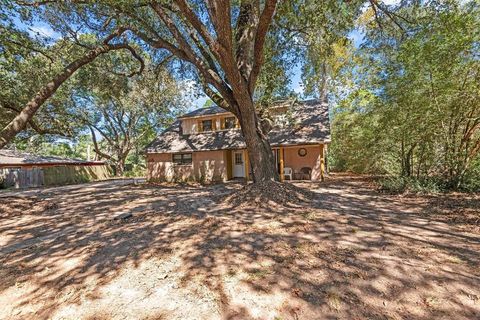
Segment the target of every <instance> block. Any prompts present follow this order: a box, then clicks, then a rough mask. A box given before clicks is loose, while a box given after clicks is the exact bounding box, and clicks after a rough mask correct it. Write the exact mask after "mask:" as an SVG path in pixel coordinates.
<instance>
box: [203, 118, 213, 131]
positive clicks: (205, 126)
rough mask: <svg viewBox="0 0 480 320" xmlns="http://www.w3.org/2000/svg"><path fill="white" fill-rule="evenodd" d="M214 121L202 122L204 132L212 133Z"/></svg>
mask: <svg viewBox="0 0 480 320" xmlns="http://www.w3.org/2000/svg"><path fill="white" fill-rule="evenodd" d="M212 129H213V126H212V120H203V121H202V131H212Z"/></svg>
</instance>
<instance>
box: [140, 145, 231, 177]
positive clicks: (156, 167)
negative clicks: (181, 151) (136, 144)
mask: <svg viewBox="0 0 480 320" xmlns="http://www.w3.org/2000/svg"><path fill="white" fill-rule="evenodd" d="M147 179H148V181H160V182H185V181H199V182H204V183H209V182H214V181H225V180H227V164H226V161H225V157H224V152H223V151H205V152H194V153H193V154H192V164H191V165H177V164H174V163H173V162H172V154H171V153H150V154H147Z"/></svg>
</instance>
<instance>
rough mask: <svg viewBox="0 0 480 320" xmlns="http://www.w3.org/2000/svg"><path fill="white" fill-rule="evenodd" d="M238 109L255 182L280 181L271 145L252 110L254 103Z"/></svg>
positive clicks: (242, 105) (240, 106)
mask: <svg viewBox="0 0 480 320" xmlns="http://www.w3.org/2000/svg"><path fill="white" fill-rule="evenodd" d="M238 108H239V110H240V116H239V117H238V118H239V122H240V126H241V128H242V133H243V136H244V137H245V143H246V145H247V150H248V158H249V163H250V164H251V167H252V176H253V181H254V182H260V181H268V180H270V181H279V180H280V176H279V174H278V172H277V170H276V166H275V162H274V157H273V152H272V148H271V147H270V143H269V142H268V139H267V137H266V135H265V134H264V133H263V132H262V130H261V129H260V123H259V121H258V117H257V115H256V112H255V111H254V110H250V109H251V108H254V106H253V103H251V104H249V103H245V104H241V105H239V106H238ZM247 169H249V168H247Z"/></svg>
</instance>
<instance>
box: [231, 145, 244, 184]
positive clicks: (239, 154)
mask: <svg viewBox="0 0 480 320" xmlns="http://www.w3.org/2000/svg"><path fill="white" fill-rule="evenodd" d="M232 160H233V177H234V178H245V165H244V163H243V161H244V160H245V159H243V151H233V157H232Z"/></svg>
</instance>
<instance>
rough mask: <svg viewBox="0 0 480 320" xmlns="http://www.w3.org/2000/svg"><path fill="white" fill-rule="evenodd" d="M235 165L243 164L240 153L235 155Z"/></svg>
mask: <svg viewBox="0 0 480 320" xmlns="http://www.w3.org/2000/svg"><path fill="white" fill-rule="evenodd" d="M235 164H236V165H241V164H243V157H242V154H241V153H235Z"/></svg>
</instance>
